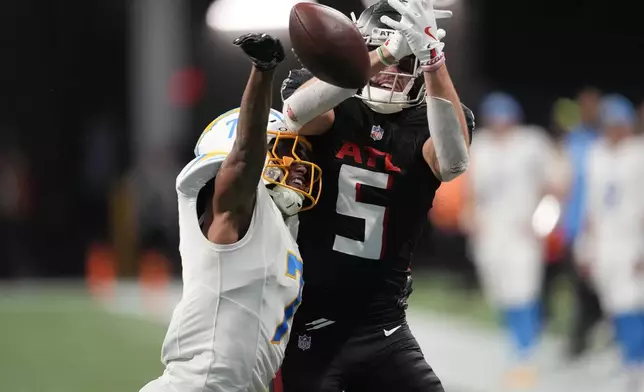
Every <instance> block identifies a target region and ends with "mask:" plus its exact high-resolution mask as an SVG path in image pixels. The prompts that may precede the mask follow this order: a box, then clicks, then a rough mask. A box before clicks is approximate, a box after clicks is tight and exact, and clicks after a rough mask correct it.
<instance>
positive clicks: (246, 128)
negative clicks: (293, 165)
mask: <svg viewBox="0 0 644 392" xmlns="http://www.w3.org/2000/svg"><path fill="white" fill-rule="evenodd" d="M234 43H235V45H237V46H239V47H241V49H242V50H243V51H244V52H245V53H246V54H247V55H248V56H249V57H250V58H251V60H252V61H253V68H252V70H251V73H250V76H249V78H248V83H247V84H246V89H245V90H244V95H243V97H242V101H241V106H240V109H239V120H238V123H237V131H236V132H237V135H236V138H235V143H234V145H233V148H232V150H231V151H230V154H228V156H227V157H226V160H225V161H224V162H223V164H222V166H221V168H220V169H219V172H218V174H217V177H216V179H215V192H214V194H213V199H212V209H213V221H212V224H211V225H210V227H209V229H208V234H207V235H208V239H209V240H210V241H213V242H215V243H217V244H232V243H235V242H237V241H239V239H240V238H242V237H243V236H244V234H246V230H247V229H248V226H249V225H250V221H251V218H252V214H253V209H254V205H255V193H256V191H257V184H258V182H259V181H260V178H261V174H262V170H263V168H264V163H265V161H266V150H267V143H266V129H267V122H268V117H269V112H270V109H271V94H272V91H273V76H274V69H275V67H276V66H277V65H278V64H279V63H280V62H282V61H283V60H284V49H283V48H282V44H281V43H280V41H279V40H277V39H275V38H273V37H271V36H269V35H266V34H246V35H243V36H241V37H239V38H237V39H236V40H235V42H234Z"/></svg>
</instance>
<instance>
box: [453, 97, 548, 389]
mask: <svg viewBox="0 0 644 392" xmlns="http://www.w3.org/2000/svg"><path fill="white" fill-rule="evenodd" d="M481 115H482V116H483V121H484V125H485V128H483V129H481V130H479V131H478V132H477V135H476V137H475V140H474V143H473V144H472V150H471V155H472V167H471V169H470V170H469V172H468V178H469V179H470V189H471V191H470V198H471V199H470V202H469V203H468V207H467V214H468V215H469V216H468V219H466V220H465V221H466V222H468V226H469V228H468V229H469V234H470V243H471V248H472V251H473V258H474V261H475V264H476V267H477V269H478V271H479V275H480V280H481V283H482V286H483V289H484V293H485V294H486V297H487V298H488V300H489V301H490V302H491V303H492V304H493V306H494V307H496V308H497V309H499V310H500V311H501V314H502V317H503V320H504V322H505V325H506V327H507V329H508V333H509V335H510V338H511V341H512V345H513V348H514V361H515V362H514V363H513V366H512V369H511V371H510V372H509V373H508V375H507V376H508V378H507V380H506V382H507V383H508V386H510V387H523V386H531V385H532V384H533V383H534V381H535V373H534V371H535V369H534V366H533V353H534V351H535V348H536V345H537V342H538V339H539V335H540V332H541V315H540V310H541V306H540V303H539V292H540V287H541V278H542V274H543V269H544V254H543V246H544V244H543V241H542V238H541V237H540V235H539V233H537V232H536V230H535V229H536V228H535V227H534V226H533V218H534V214H535V211H536V210H537V207H538V206H539V205H540V203H541V201H542V200H543V198H544V196H546V195H549V194H551V193H552V186H551V183H550V180H551V178H552V177H553V176H554V174H555V173H553V172H552V170H553V167H552V165H553V163H554V162H555V151H554V146H553V145H552V143H551V141H550V139H549V138H548V136H547V134H546V133H545V132H544V131H543V130H542V129H540V128H537V127H533V126H527V125H524V124H523V122H522V121H523V114H522V109H521V107H520V106H519V104H518V103H517V101H516V100H515V99H514V98H513V97H511V96H509V95H506V94H503V93H492V94H490V95H489V96H488V97H487V98H486V99H485V100H484V101H483V103H482V107H481ZM543 234H545V233H543ZM515 365H516V366H515Z"/></svg>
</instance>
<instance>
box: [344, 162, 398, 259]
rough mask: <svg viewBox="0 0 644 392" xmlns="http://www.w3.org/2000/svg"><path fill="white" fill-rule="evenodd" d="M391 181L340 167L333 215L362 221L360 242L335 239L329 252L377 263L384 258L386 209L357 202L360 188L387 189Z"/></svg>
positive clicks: (370, 172) (355, 169)
mask: <svg viewBox="0 0 644 392" xmlns="http://www.w3.org/2000/svg"><path fill="white" fill-rule="evenodd" d="M391 179H392V177H391V175H389V174H385V173H378V172H374V171H371V170H366V169H362V168H359V167H354V166H349V165H342V167H340V174H339V176H338V201H337V204H336V212H337V213H338V214H341V215H346V216H350V217H353V218H358V219H362V220H363V221H364V241H358V240H355V239H350V238H346V237H343V236H340V235H336V236H335V241H334V243H333V250H335V251H337V252H342V253H345V254H349V255H352V256H358V257H362V258H365V259H372V260H380V259H381V258H382V257H383V256H384V254H383V253H384V238H385V229H386V225H387V207H383V206H378V205H375V204H368V203H364V202H362V201H361V191H362V187H363V186H365V185H366V186H369V187H373V188H379V189H383V190H385V189H388V188H389V187H390V185H391V183H390V181H391Z"/></svg>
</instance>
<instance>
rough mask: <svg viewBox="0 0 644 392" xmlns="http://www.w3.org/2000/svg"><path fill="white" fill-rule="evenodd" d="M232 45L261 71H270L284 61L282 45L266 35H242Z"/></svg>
mask: <svg viewBox="0 0 644 392" xmlns="http://www.w3.org/2000/svg"><path fill="white" fill-rule="evenodd" d="M233 44H235V45H237V46H239V47H240V48H241V49H242V50H243V51H244V53H246V55H247V56H248V57H250V59H251V60H252V61H253V64H255V67H257V69H259V70H261V71H268V70H271V69H273V68H275V67H277V64H279V63H281V62H282V61H284V48H283V47H282V43H281V42H280V40H279V39H277V38H273V37H271V36H270V35H268V34H264V33H262V34H256V33H248V34H244V35H242V36H241V37H239V38H237V39H236V40H235V41H234V42H233Z"/></svg>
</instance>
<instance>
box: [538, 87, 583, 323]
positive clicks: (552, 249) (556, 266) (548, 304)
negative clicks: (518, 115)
mask: <svg viewBox="0 0 644 392" xmlns="http://www.w3.org/2000/svg"><path fill="white" fill-rule="evenodd" d="M578 122H579V105H578V104H577V103H576V102H575V101H573V100H572V99H567V98H560V99H558V100H556V101H555V103H554V104H553V105H552V111H551V117H550V131H551V134H552V137H553V139H554V144H555V151H556V161H555V162H554V165H555V167H554V170H553V172H554V173H555V174H556V177H553V178H552V179H551V180H552V181H553V192H555V195H554V196H556V198H557V200H565V199H566V198H567V195H568V191H569V189H570V181H571V165H570V159H569V158H568V154H567V153H566V150H565V144H564V138H565V137H566V135H568V132H570V131H571V129H572V127H573V126H575V125H576V124H577V123H578ZM557 207H558V211H559V212H561V205H557ZM557 218H558V219H557V221H556V227H555V228H554V229H553V230H552V232H551V233H550V234H549V235H548V236H547V238H546V244H545V263H546V266H545V270H544V277H543V281H542V282H543V285H542V291H541V304H542V309H543V320H544V328H545V327H547V324H548V323H549V322H550V320H551V319H552V315H553V309H554V307H555V301H556V295H557V292H556V283H557V280H558V279H559V278H560V277H564V276H567V272H568V270H567V267H568V265H567V263H566V259H567V258H568V255H567V254H566V253H567V249H566V246H565V237H564V230H563V228H562V227H561V226H562V225H561V214H559V215H558V217H557Z"/></svg>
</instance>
